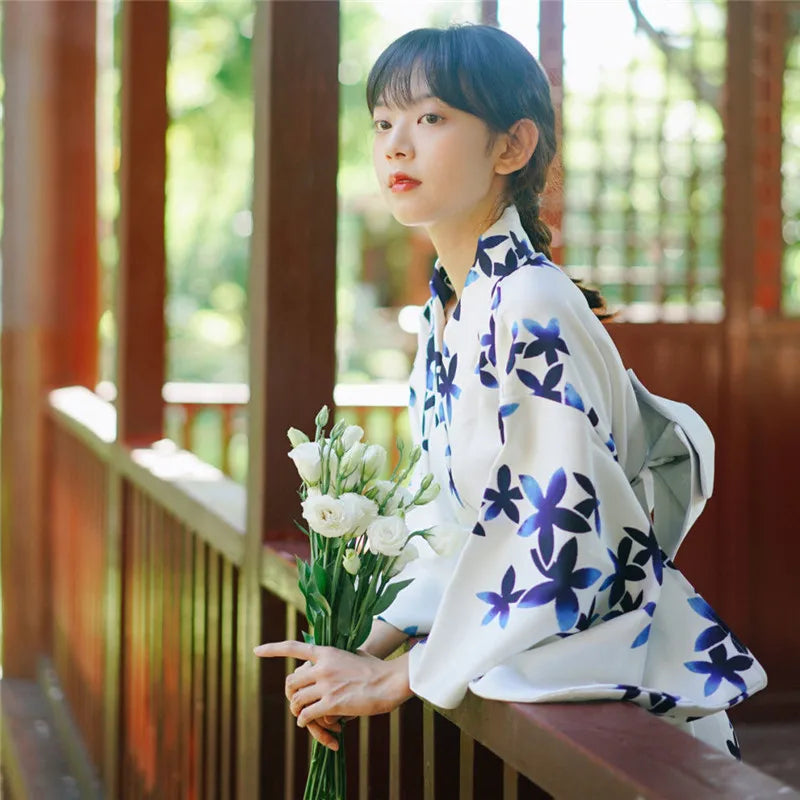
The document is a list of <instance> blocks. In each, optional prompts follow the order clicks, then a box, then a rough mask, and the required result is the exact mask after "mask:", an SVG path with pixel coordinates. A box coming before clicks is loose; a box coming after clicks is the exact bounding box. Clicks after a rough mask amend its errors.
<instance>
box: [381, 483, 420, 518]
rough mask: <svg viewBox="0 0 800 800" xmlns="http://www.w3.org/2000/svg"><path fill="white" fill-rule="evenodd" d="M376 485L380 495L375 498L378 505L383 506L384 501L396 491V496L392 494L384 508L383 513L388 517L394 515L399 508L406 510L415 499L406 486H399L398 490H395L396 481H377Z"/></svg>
mask: <svg viewBox="0 0 800 800" xmlns="http://www.w3.org/2000/svg"><path fill="white" fill-rule="evenodd" d="M374 485H375V486H376V487H377V489H378V494H377V495H376V496H375V502H376V503H377V504H378V505H381V504H382V503H383V502H384V500H386V498H387V497H389V495H390V494H392V491H394V494H392V496H391V497H390V498H389V501H388V502H387V503H386V505H385V506H384V508H383V513H384V514H385V515H386V516H389V515H390V514H394V512H395V511H397V510H398V509H399V508H405V507H406V506H407V505H409V504H410V503H411V500H412V499H413V498H412V497H411V494H410V493H409V491H408V489H406V487H405V486H398V487H397V489H395V488H394V486H395V484H394V481H375V483H374Z"/></svg>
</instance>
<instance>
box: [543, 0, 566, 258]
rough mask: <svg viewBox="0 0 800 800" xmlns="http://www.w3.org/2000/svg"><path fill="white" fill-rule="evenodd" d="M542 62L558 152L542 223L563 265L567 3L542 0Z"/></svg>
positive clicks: (555, 0)
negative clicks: (548, 82) (548, 229)
mask: <svg viewBox="0 0 800 800" xmlns="http://www.w3.org/2000/svg"><path fill="white" fill-rule="evenodd" d="M539 61H540V62H541V64H542V66H543V67H544V69H545V72H546V73H547V77H548V78H549V79H550V86H551V93H552V97H553V107H554V109H555V116H556V142H557V143H558V151H557V153H556V157H555V159H553V164H552V166H551V167H550V176H549V180H548V182H547V188H546V189H545V192H544V197H543V198H542V219H544V221H545V222H546V223H547V224H548V225H549V226H550V230H551V231H552V233H553V241H552V244H551V245H550V250H551V255H552V258H553V261H554V262H555V263H556V264H563V263H564V262H563V257H564V247H563V239H562V235H561V230H562V225H563V218H564V166H563V160H562V158H561V142H562V124H561V120H562V109H563V107H564V3H563V0H539Z"/></svg>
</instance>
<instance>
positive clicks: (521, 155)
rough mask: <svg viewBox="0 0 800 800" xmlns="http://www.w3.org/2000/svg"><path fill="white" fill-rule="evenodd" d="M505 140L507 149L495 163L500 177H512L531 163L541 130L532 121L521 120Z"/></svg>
mask: <svg viewBox="0 0 800 800" xmlns="http://www.w3.org/2000/svg"><path fill="white" fill-rule="evenodd" d="M504 139H505V148H504V150H503V151H502V152H501V153H500V154H499V155H498V157H497V161H496V163H495V172H497V174H498V175H510V174H511V173H512V172H516V171H517V170H518V169H522V168H523V167H524V166H525V165H526V164H527V163H528V161H530V158H531V156H532V155H533V151H534V150H535V149H536V144H537V143H538V141H539V129H538V128H537V127H536V123H535V122H534V121H533V120H532V119H520V120H517V122H515V123H514V124H513V125H512V126H511V128H510V129H509V131H508V133H507V134H506V135H505V137H504Z"/></svg>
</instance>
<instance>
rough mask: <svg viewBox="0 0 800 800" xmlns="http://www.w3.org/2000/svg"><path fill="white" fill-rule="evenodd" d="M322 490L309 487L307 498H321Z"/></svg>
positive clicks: (316, 487)
mask: <svg viewBox="0 0 800 800" xmlns="http://www.w3.org/2000/svg"><path fill="white" fill-rule="evenodd" d="M321 496H322V489H320V488H319V486H309V487H308V488H307V489H306V497H321Z"/></svg>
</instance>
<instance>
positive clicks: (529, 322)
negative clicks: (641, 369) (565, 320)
mask: <svg viewBox="0 0 800 800" xmlns="http://www.w3.org/2000/svg"><path fill="white" fill-rule="evenodd" d="M522 324H523V325H524V326H525V327H526V328H527V330H528V331H529V332H530V333H532V334H533V336H534V340H533V341H532V342H531V343H530V344H528V345H527V346H526V348H525V351H524V353H523V356H522V357H523V358H533V357H535V356H539V355H544V357H545V361H546V362H547V366H548V367H549V366H552V365H553V364H555V363H556V362H557V361H558V354H559V353H566V354H567V355H569V349H568V348H567V344H566V342H565V341H564V340H563V339H562V338H561V330H560V328H559V327H558V320H557V319H556V318H555V317H553V318H551V320H550V321H549V322H548V323H547V327H542V326H541V325H540V324H539V323H538V322H536V320H533V319H523V320H522Z"/></svg>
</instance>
